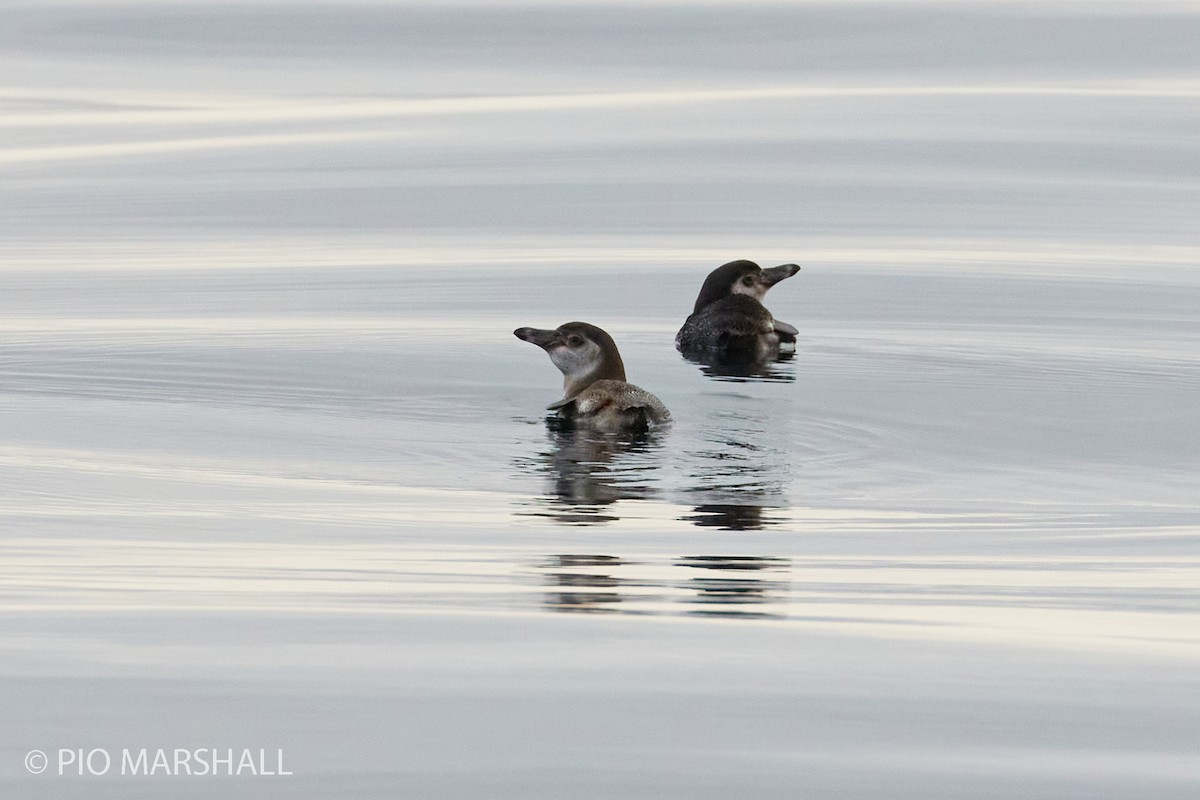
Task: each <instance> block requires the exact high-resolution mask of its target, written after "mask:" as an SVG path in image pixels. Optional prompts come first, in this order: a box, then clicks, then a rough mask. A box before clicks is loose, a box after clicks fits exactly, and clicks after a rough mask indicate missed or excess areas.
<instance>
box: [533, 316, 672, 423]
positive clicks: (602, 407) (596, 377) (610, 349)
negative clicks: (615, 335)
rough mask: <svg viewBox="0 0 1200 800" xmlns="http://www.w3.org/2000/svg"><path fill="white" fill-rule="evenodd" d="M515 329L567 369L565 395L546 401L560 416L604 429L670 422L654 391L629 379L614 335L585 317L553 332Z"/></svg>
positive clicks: (667, 413)
mask: <svg viewBox="0 0 1200 800" xmlns="http://www.w3.org/2000/svg"><path fill="white" fill-rule="evenodd" d="M513 334H514V335H515V336H516V337H517V338H518V339H521V340H522V341H526V342H530V343H532V344H536V345H537V346H538V347H540V348H542V349H543V350H545V351H546V353H547V355H549V356H550V360H551V361H553V362H554V366H556V367H558V368H559V369H560V370H561V371H562V374H563V397H562V399H561V400H559V401H558V402H556V403H551V404H550V405H549V406H547V408H548V409H550V410H552V411H558V414H559V416H560V417H563V418H565V419H567V420H570V421H572V422H575V423H577V424H580V425H586V426H587V427H589V428H592V429H594V430H597V431H603V432H605V433H620V432H638V431H645V430H646V429H648V428H649V427H650V426H653V425H663V424H666V423H668V422H670V421H671V413H670V412H669V411H667V407H666V406H664V405H663V404H662V401H661V400H659V399H658V398H657V397H655V396H654V395H652V394H650V393H649V392H647V391H646V390H645V389H641V388H639V387H637V386H634V385H633V384H631V383H627V382H626V381H625V364H624V362H622V361H621V354H620V353H619V352H617V345H616V343H615V342H614V341H613V340H612V337H611V336H609V335H608V334H607V333H605V332H604V331H602V330H601V329H600V328H597V327H596V326H595V325H589V324H587V323H586V322H567V323H565V324H563V325H559V326H558V327H557V328H556V329H554V330H552V331H548V330H540V329H538V328H517V329H516V330H515V331H513Z"/></svg>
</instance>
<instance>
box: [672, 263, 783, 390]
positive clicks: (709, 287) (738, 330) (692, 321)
mask: <svg viewBox="0 0 1200 800" xmlns="http://www.w3.org/2000/svg"><path fill="white" fill-rule="evenodd" d="M799 271H800V267H798V266H797V265H795V264H782V265H780V266H778V267H771V268H770V269H762V268H761V267H759V266H758V264H755V263H754V262H753V261H731V262H730V263H728V264H725V265H723V266H721V267H718V268H717V269H715V270H713V271H712V272H711V273H709V275H708V277H707V278H705V280H704V285H703V286H702V287H701V288H700V294H699V296H698V297H697V298H696V305H695V307H694V308H693V310H692V314H691V316H689V317H688V318H687V320H686V321H685V322H684V323H683V327H682V328H680V329H679V333H677V334H676V335H675V346H676V347H677V348H679V351H680V352H681V353H683V355H684V356H685V357H686V358H688V359H690V360H692V361H697V362H700V363H702V364H707V365H709V366H712V367H717V368H729V369H731V370H733V372H734V373H735V374H736V373H737V372H738V370H739V369H741V370H748V372H747V376H753V375H754V370H753V369H751V367H753V366H754V365H762V364H766V363H768V362H771V361H774V360H776V359H779V358H780V357H781V356H782V357H785V358H786V357H789V356H790V355H791V354H792V353H794V352H795V350H796V334H797V330H796V328H795V327H793V326H791V325H789V324H787V323H786V322H781V321H780V320H777V319H775V318H774V317H773V316H772V315H771V312H770V311H768V310H767V309H766V306H764V305H763V304H762V300H763V297H765V296H766V294H767V291H768V290H769V289H770V288H771V287H772V286H774V285H775V284H777V283H779V282H780V281H782V280H784V279H785V278H790V277H791V276H793V275H795V274H796V273H797V272H799Z"/></svg>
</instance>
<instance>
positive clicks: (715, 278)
mask: <svg viewBox="0 0 1200 800" xmlns="http://www.w3.org/2000/svg"><path fill="white" fill-rule="evenodd" d="M799 271H800V267H799V266H797V265H796V264H780V265H779V266H778V267H771V268H769V269H763V268H762V267H760V266H759V265H758V264H755V263H754V262H753V261H746V260H744V259H743V260H740V261H730V262H729V263H728V264H724V265H722V266H720V267H717V268H716V269H714V270H713V271H712V272H710V273H708V277H707V278H705V279H704V285H703V286H701V287H700V295H699V296H698V297H697V298H696V306H695V308H693V309H692V313H693V314H695V313H698V312H699V311H700V309H702V308H704V307H705V306H707V305H709V304H710V303H715V302H716V301H718V300H720V299H722V298H724V297H728V296H729V295H731V294H744V295H747V296H749V297H752V298H754V299H755V300H757V301H759V302H760V303H761V302H762V299H763V298H764V297H765V296H766V294H767V290H768V289H770V288H771V287H772V286H774V285H775V284H777V283H779V282H780V281H781V280H783V279H784V278H790V277H792V276H793V275H795V274H796V273H797V272H799Z"/></svg>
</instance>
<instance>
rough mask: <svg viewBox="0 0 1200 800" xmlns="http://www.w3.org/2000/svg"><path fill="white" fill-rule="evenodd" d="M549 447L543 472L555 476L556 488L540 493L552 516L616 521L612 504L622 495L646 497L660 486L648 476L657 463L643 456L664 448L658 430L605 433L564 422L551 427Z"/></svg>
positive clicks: (537, 513) (541, 502) (541, 513)
mask: <svg viewBox="0 0 1200 800" xmlns="http://www.w3.org/2000/svg"><path fill="white" fill-rule="evenodd" d="M548 433H549V436H550V449H549V450H548V451H546V452H543V453H542V454H541V456H540V461H539V464H540V465H541V466H540V471H546V472H548V473H549V475H550V478H551V486H552V490H551V491H552V493H551V495H550V496H549V497H546V498H539V499H538V501H537V502H538V504H539V505H540V506H542V507H543V509H544V510H541V511H535V512H532V513H533V515H535V516H549V517H553V518H555V519H557V520H558V521H560V522H567V523H571V524H577V525H586V524H596V523H603V522H613V521H615V520H617V519H619V517H618V516H617V515H616V514H615V513H614V512H612V511H608V510H607V509H608V508H609V507H611V506H612V504H614V503H616V502H617V501H618V500H646V499H649V498H651V497H653V496H654V495H655V493H656V490H655V488H654V486H653V485H652V483H651V482H650V480H649V478H650V476H651V472H652V470H654V469H656V468H657V466H658V464H657V462H656V461H655V460H654V459H652V458H643V456H645V455H647V454H650V453H652V452H654V450H655V449H656V448H658V447H659V444H660V443H659V440H658V438H657V436H656V434H655V432H653V431H651V432H649V433H642V434H632V433H631V434H623V435H612V434H602V433H597V432H596V431H593V430H590V429H588V428H581V427H578V426H574V425H571V424H569V423H565V422H555V424H551V425H550V426H549V431H548Z"/></svg>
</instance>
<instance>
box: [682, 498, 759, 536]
mask: <svg viewBox="0 0 1200 800" xmlns="http://www.w3.org/2000/svg"><path fill="white" fill-rule="evenodd" d="M692 511H693V512H694V513H693V515H692V516H687V517H681V519H684V520H687V521H688V522H690V523H692V524H693V525H696V526H697V527H700V528H718V529H719V530H723V531H761V530H762V529H764V528H766V527H767V526H768V525H778V524H779V523H780V522H781V521H782V520H779V519H774V518H772V517H771V516H769V515H768V514H767V513H766V512H767V508H766V507H764V506H757V505H746V504H744V503H737V504H735V503H707V504H705V505H699V506H696V507H695V508H693V509H692Z"/></svg>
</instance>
